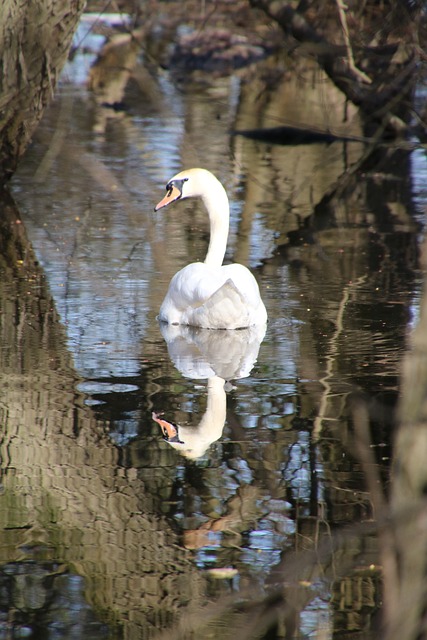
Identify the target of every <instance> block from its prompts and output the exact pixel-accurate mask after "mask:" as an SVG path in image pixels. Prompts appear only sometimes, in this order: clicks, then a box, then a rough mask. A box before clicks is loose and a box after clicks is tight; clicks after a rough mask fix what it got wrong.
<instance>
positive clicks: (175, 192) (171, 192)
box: [154, 184, 182, 211]
mask: <svg viewBox="0 0 427 640" xmlns="http://www.w3.org/2000/svg"><path fill="white" fill-rule="evenodd" d="M181 196H182V193H181V191H180V190H179V189H178V188H177V187H176V186H175V185H174V184H171V185H168V186H167V187H166V195H165V197H164V198H163V200H160V202H159V204H157V205H156V206H155V207H154V211H158V210H159V209H162V208H163V207H166V206H167V205H168V204H171V203H172V202H175V200H178V199H179V198H180V197H181Z"/></svg>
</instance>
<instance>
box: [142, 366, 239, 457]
mask: <svg viewBox="0 0 427 640" xmlns="http://www.w3.org/2000/svg"><path fill="white" fill-rule="evenodd" d="M207 391H208V400H207V407H206V411H205V413H204V415H203V417H202V419H201V420H200V422H199V424H198V425H195V426H180V425H178V424H175V423H173V422H169V421H168V420H165V419H164V418H163V417H161V416H162V414H161V413H155V412H153V413H152V418H153V420H154V421H155V422H157V424H158V425H159V426H160V428H161V430H162V433H163V437H164V439H165V440H166V441H167V442H168V444H170V446H171V447H173V448H174V449H176V450H177V451H179V452H180V453H181V455H183V456H185V457H186V458H190V459H191V460H195V459H196V458H200V457H201V456H202V455H203V454H204V453H205V452H206V450H207V449H208V448H209V446H210V445H211V444H212V443H213V442H215V441H216V440H218V439H219V438H220V437H221V435H222V430H223V428H224V423H225V416H226V410H227V401H226V392H225V388H224V380H223V379H222V378H219V377H218V376H214V377H212V378H210V379H209V380H208V383H207Z"/></svg>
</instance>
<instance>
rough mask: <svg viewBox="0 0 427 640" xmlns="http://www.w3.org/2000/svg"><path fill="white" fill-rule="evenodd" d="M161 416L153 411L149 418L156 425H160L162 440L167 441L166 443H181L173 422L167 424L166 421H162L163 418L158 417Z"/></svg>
mask: <svg viewBox="0 0 427 640" xmlns="http://www.w3.org/2000/svg"><path fill="white" fill-rule="evenodd" d="M161 415H163V414H161V413H155V412H154V411H153V413H152V414H151V417H152V418H153V420H154V421H155V422H157V424H158V425H160V428H161V430H162V433H163V437H164V439H165V440H167V441H168V442H180V443H182V440H180V439H179V437H178V427H177V426H176V425H175V424H173V422H168V421H167V420H163V418H161V417H160V416H161Z"/></svg>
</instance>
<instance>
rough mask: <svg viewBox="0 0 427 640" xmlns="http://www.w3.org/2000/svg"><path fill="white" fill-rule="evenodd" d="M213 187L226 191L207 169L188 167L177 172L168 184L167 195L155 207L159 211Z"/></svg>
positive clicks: (201, 195) (200, 194) (204, 192)
mask: <svg viewBox="0 0 427 640" xmlns="http://www.w3.org/2000/svg"><path fill="white" fill-rule="evenodd" d="M213 189H215V190H217V191H221V192H222V191H224V188H223V186H222V184H221V183H220V182H219V180H217V178H215V176H214V175H213V174H212V173H211V172H210V171H207V169H186V170H185V171H181V172H180V173H177V174H176V176H174V177H173V178H172V179H171V180H169V182H168V183H167V185H166V195H165V197H164V198H163V200H161V201H160V202H159V204H158V205H157V206H156V207H155V208H154V211H158V210H159V209H162V208H163V207H166V206H167V205H168V204H171V203H172V202H175V201H176V200H182V199H183V198H192V197H197V196H199V197H201V198H203V197H204V196H206V194H207V193H208V192H210V191H212V190H213Z"/></svg>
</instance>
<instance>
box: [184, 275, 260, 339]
mask: <svg viewBox="0 0 427 640" xmlns="http://www.w3.org/2000/svg"><path fill="white" fill-rule="evenodd" d="M248 323H249V316H248V310H247V305H246V301H245V299H244V297H243V296H242V294H241V293H240V291H239V289H238V288H237V287H236V285H235V284H234V282H233V281H232V280H227V281H226V282H224V284H223V285H222V286H221V287H219V288H218V289H217V290H216V291H215V293H213V294H212V295H211V296H210V297H209V298H208V299H207V300H206V301H205V302H204V303H203V304H201V305H199V306H197V307H193V308H191V309H188V310H187V324H190V325H193V326H198V327H206V328H210V329H240V328H241V327H247V326H248Z"/></svg>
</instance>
